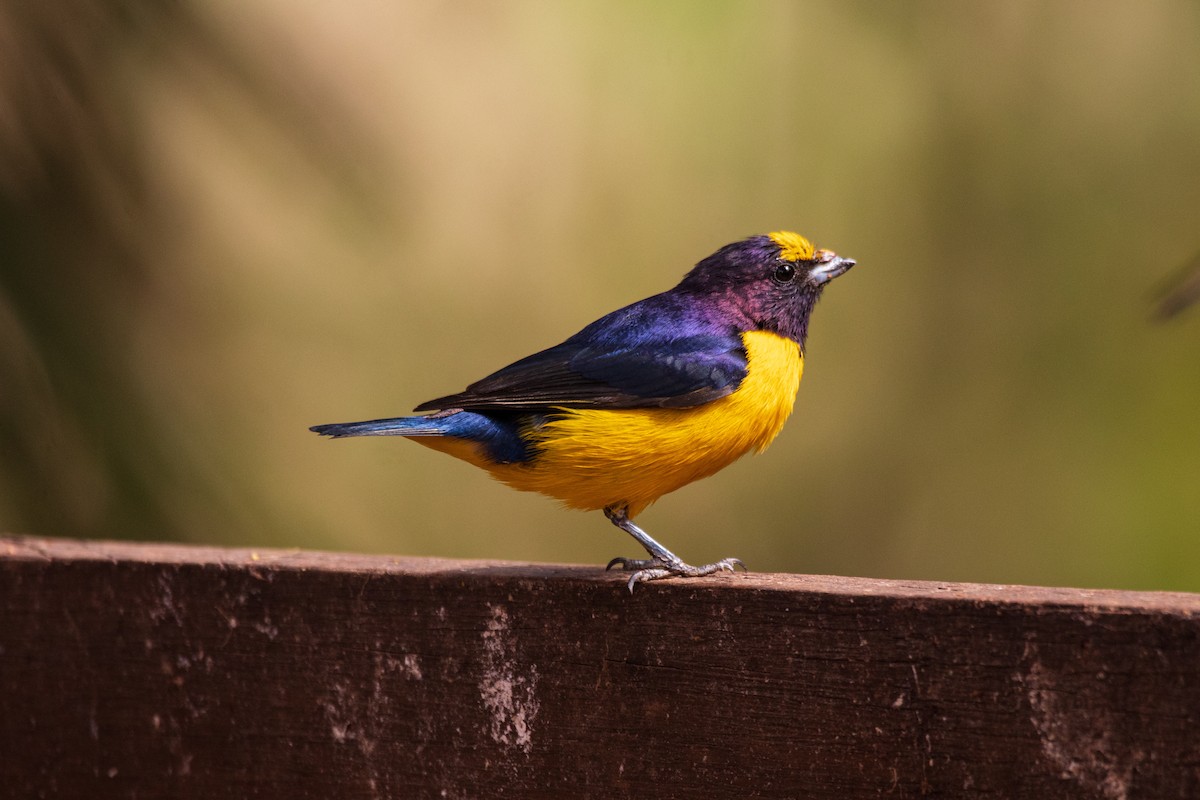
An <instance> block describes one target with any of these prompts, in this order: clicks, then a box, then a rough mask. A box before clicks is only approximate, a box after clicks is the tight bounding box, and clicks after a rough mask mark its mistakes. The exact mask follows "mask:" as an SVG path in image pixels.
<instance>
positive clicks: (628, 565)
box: [604, 506, 746, 592]
mask: <svg viewBox="0 0 1200 800" xmlns="http://www.w3.org/2000/svg"><path fill="white" fill-rule="evenodd" d="M604 516H606V517H608V520H609V522H611V523H612V524H613V525H616V526H617V527H618V528H620V529H621V530H623V531H625V532H626V533H628V534H629V535H630V536H632V537H633V538H634V539H637V542H638V544H640V545H641V546H642V547H644V548H646V552H647V553H649V554H650V558H640V559H639V558H622V557H620V556H618V557H617V558H614V559H613V560H612V561H610V562H608V566H607V567H605V569H612V568H613V567H615V566H618V565H619V566H620V567H621V569H623V570H632V571H633V575H631V576H630V577H629V591H630V592H633V587H634V586H636V585H637V584H638V583H639V582H642V581H656V580H658V579H659V578H672V577H675V578H699V577H701V576H703V575H712V574H713V573H714V572H720V571H721V570H728V571H729V572H733V570H734V567H741V568H742V569H745V568H746V565H745V564H743V563H742V561H741V559H738V558H723V559H721V560H720V561H714V562H713V563H711V564H705V565H704V566H702V567H693V566H692V565H691V564H687V563H684V560H683V559H682V558H680V557H679V556H677V555H675V554H674V553H672V552H671V551H670V550H668V549H667V548H665V547H663V546H662V545H661V544H659V543H658V542H656V541H654V539H653V538H652V537H651V536H650V534H648V533H646V532H645V531H644V530H642V529H641V528H639V527H638V526H637V525H635V524H634V522H633V520H631V519H630V518H629V517H628V516H627V513H626V509H625V508H623V507H617V506H609V507H608V508H606V509H604Z"/></svg>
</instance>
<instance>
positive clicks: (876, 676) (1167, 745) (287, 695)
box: [0, 537, 1200, 798]
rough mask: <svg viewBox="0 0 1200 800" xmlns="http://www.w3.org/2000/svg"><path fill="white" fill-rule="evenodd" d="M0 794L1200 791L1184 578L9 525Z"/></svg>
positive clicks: (1, 649) (1199, 638) (1191, 609)
mask: <svg viewBox="0 0 1200 800" xmlns="http://www.w3.org/2000/svg"><path fill="white" fill-rule="evenodd" d="M0 609H2V612H3V618H2V620H0V796H5V797H22V798H24V797H96V798H103V797H123V798H132V797H137V798H160V797H161V798H238V797H256V798H275V797H279V798H335V797H336V798H376V797H378V798H383V797H386V798H407V797H433V798H440V797H445V798H490V797H530V798H543V797H545V798H551V797H553V798H561V797H591V796H602V797H640V798H653V797H675V798H692V797H695V798H701V797H703V798H723V797H730V798H734V797H736V798H748V797H764V798H768V797H769V798H791V797H820V798H824V797H829V798H855V797H920V796H942V797H1033V798H1092V797H1099V798H1138V797H1147V798H1150V797H1153V798H1195V797H1200V595H1190V594H1178V593H1142V592H1114V591H1082V590H1070V589H1048V588H1034V587H1014V586H986V585H972V584H937V583H921V582H911V581H907V582H901V581H877V580H864V579H851V578H836V577H824V576H799V575H764V574H753V573H752V574H750V575H741V574H739V575H735V576H722V577H719V578H716V579H712V580H707V579H706V580H703V581H668V582H661V583H655V584H649V585H643V586H639V587H638V589H637V591H636V592H635V593H634V594H633V595H632V596H630V594H629V593H628V592H627V591H626V590H625V588H624V579H623V577H622V576H620V575H616V574H609V575H605V574H604V573H603V572H601V571H599V570H598V569H597V568H593V567H573V566H560V565H524V564H514V563H487V562H477V561H448V560H435V559H398V558H387V557H370V556H354V555H343V554H331V553H310V552H283V551H266V550H260V551H252V550H224V549H215V548H191V547H178V546H166V545H134V544H118V543H106V542H91V543H85V542H74V541H65V540H63V541H59V540H51V539H33V538H21V537H6V538H0Z"/></svg>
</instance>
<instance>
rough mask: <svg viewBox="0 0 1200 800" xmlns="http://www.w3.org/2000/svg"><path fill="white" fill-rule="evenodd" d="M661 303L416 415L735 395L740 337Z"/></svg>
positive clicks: (641, 306) (637, 404)
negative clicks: (445, 410) (460, 409)
mask: <svg viewBox="0 0 1200 800" xmlns="http://www.w3.org/2000/svg"><path fill="white" fill-rule="evenodd" d="M662 297H663V296H661V295H660V296H657V297H654V298H650V299H649V300H644V301H642V302H641V303H637V304H634V305H633V306H629V307H627V308H624V309H621V310H620V311H616V312H613V313H612V314H609V315H608V316H607V317H604V318H602V319H600V320H598V321H596V322H594V323H592V324H591V325H589V326H588V327H586V328H584V329H583V330H582V331H580V332H579V333H577V334H576V335H574V336H572V337H571V338H570V339H567V340H566V341H565V342H563V343H562V344H559V345H556V346H554V347H551V348H549V349H547V350H543V351H541V352H540V353H535V354H534V355H531V356H529V357H527V358H523V359H521V360H520V361H517V362H516V363H513V364H510V365H509V366H507V367H505V368H504V369H501V370H499V371H498V372H495V373H493V374H491V375H489V376H487V377H486V378H484V379H483V380H480V381H477V382H475V383H473V384H471V385H470V386H468V387H467V389H466V391H464V392H460V393H458V394H452V395H447V396H445V397H439V398H437V399H435V400H430V401H428V402H426V403H422V404H421V405H419V406H417V408H416V410H417V411H429V410H433V409H448V408H464V409H470V410H487V409H510V410H518V409H520V410H538V409H545V408H546V407H548V406H562V407H566V408H690V407H693V406H698V405H703V404H704V403H708V402H711V401H713V400H716V399H718V398H721V397H724V396H725V395H728V394H730V393H731V392H733V391H734V390H735V389H737V387H738V386H739V385H740V384H741V382H742V379H743V378H745V376H746V351H745V348H744V347H743V344H742V339H741V336H740V335H739V334H738V333H737V332H736V331H735V330H729V329H725V330H721V329H719V328H718V327H717V326H716V325H714V324H711V323H707V322H705V321H703V320H698V319H696V318H695V317H694V315H687V314H684V313H681V311H680V309H678V308H675V307H673V306H671V305H668V304H666V301H665V300H663V299H661V298H662Z"/></svg>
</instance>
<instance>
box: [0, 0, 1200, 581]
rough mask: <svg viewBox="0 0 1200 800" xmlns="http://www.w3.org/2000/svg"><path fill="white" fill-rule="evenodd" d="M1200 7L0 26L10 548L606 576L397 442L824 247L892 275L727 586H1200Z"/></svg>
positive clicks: (848, 317)
mask: <svg viewBox="0 0 1200 800" xmlns="http://www.w3.org/2000/svg"><path fill="white" fill-rule="evenodd" d="M1198 134H1200V7H1197V6H1196V5H1194V4H1189V3H1184V2H1165V1H1164V2H1159V1H1157V0H1155V1H1153V2H1145V3H1137V4H1133V3H1118V2H1100V3H1082V2H1078V3H1055V4H1044V3H1035V2H1010V3H1004V4H963V3H952V2H920V3H907V4H891V5H882V4H876V3H868V2H853V3H842V2H811V3H786V2H756V3H713V4H704V5H703V6H700V5H696V4H692V3H683V2H675V3H656V4H649V5H647V4H637V3H619V4H613V3H573V4H547V3H536V2H518V3H506V4H493V3H484V2H476V3H461V2H459V3H436V2H411V3H407V2H401V3H389V4H354V5H353V6H352V7H348V6H346V5H344V4H342V5H339V4H329V3H317V2H301V3H286V4H285V3H283V2H279V0H271V1H270V2H261V3H254V4H236V3H220V2H218V3H208V4H187V3H182V4H181V3H174V4H151V5H149V6H147V5H146V4H137V3H131V2H125V3H120V2H109V3H100V2H96V0H80V2H76V3H73V4H71V7H70V10H69V11H68V10H66V7H62V6H59V5H56V4H33V3H27V4H22V3H8V4H4V5H3V6H0V147H2V152H3V153H4V156H3V160H2V161H0V236H2V237H3V242H4V250H3V255H2V257H0V410H2V411H3V418H2V419H3V421H2V422H0V528H3V529H8V530H17V531H31V532H38V533H44V534H59V535H76V536H106V537H115V536H122V537H136V538H177V539H186V540H194V541H208V542H214V543H228V544H253V545H283V546H304V547H329V548H335V547H336V548H354V549H363V550H375V551H391V552H404V553H411V554H437V555H445V556H478V557H489V558H510V559H520V560H533V559H541V560H555V561H567V560H570V561H584V562H591V563H603V562H604V561H606V560H607V559H608V558H609V557H611V556H613V555H617V554H632V551H633V550H634V549H636V548H635V547H631V545H632V544H633V543H632V542H629V541H626V537H623V536H622V535H621V534H620V533H619V532H618V531H616V530H615V529H612V527H611V526H610V525H608V523H607V522H606V521H605V520H604V519H603V517H602V516H601V515H599V514H590V515H584V514H577V513H567V512H564V511H561V510H559V509H557V508H556V507H555V505H554V504H553V503H552V502H550V501H547V500H545V499H543V498H539V497H535V496H532V495H519V494H517V493H513V492H511V491H510V490H507V489H505V488H504V487H501V486H498V485H495V484H493V483H492V482H490V481H489V480H488V479H487V478H486V476H484V475H483V474H481V473H478V472H477V471H475V470H473V469H472V468H470V467H469V466H467V465H464V464H461V463H458V462H455V461H454V460H452V459H449V458H445V457H441V456H438V455H436V454H433V453H429V452H427V451H425V450H423V449H421V448H417V447H413V446H411V445H407V443H404V442H400V441H393V440H388V439H381V440H357V441H352V442H338V443H331V442H327V441H321V440H318V439H317V437H315V436H313V435H312V434H310V433H308V432H307V431H306V428H307V426H308V425H310V424H314V423H318V422H333V421H342V420H350V419H367V418H371V417H379V416H390V415H395V414H399V413H404V412H406V411H407V410H408V409H409V408H411V407H412V406H414V405H415V404H417V403H418V402H420V401H423V400H426V399H428V398H430V397H433V396H436V395H439V394H444V393H446V392H449V391H455V390H458V389H460V388H462V387H463V386H465V385H466V384H467V383H469V382H470V381H472V380H474V379H476V378H479V377H481V376H482V375H484V374H486V373H487V372H490V371H491V370H493V369H495V368H497V367H499V366H502V365H503V364H505V363H508V362H509V361H512V360H514V359H516V358H518V357H520V356H523V355H525V354H527V353H529V352H532V351H534V350H536V349H540V348H541V347H544V346H547V345H549V344H552V343H554V342H556V341H559V340H560V339H561V338H563V337H564V336H566V335H569V334H570V333H573V332H574V331H575V330H577V329H578V328H580V327H582V326H583V325H584V324H585V323H587V322H588V321H590V320H592V319H594V318H595V317H597V316H599V315H600V314H603V313H605V312H607V311H609V310H612V309H613V308H615V307H617V306H619V305H622V304H624V303H627V302H631V301H633V300H636V299H638V298H640V297H643V296H646V295H648V294H651V293H653V292H656V291H660V290H662V289H664V288H667V287H668V286H670V285H672V284H673V283H674V282H675V281H676V280H677V279H678V278H679V276H680V275H682V274H683V272H684V271H686V269H687V268H688V267H690V265H691V264H693V263H695V262H696V261H697V260H699V259H700V258H702V257H703V256H705V255H707V254H708V253H710V252H712V251H713V250H714V249H716V248H717V247H719V246H720V245H722V244H724V243H726V242H728V241H732V240H734V239H737V238H740V237H742V236H745V235H749V234H752V233H759V232H765V231H769V230H775V229H778V228H794V229H797V230H799V231H801V232H802V233H805V234H806V235H808V236H810V237H811V238H813V239H814V240H815V241H816V242H817V244H818V245H819V246H823V247H829V248H832V249H835V250H837V251H838V252H839V253H841V254H843V255H846V256H850V257H853V258H856V259H857V260H858V261H859V263H860V266H859V267H858V268H857V269H856V270H854V271H853V272H852V273H850V274H849V275H848V276H846V277H845V278H843V279H842V280H840V281H838V282H837V283H836V284H835V285H834V286H833V287H832V288H831V289H830V291H829V292H828V293H827V297H826V300H825V302H824V303H823V304H822V306H821V308H820V309H819V310H818V312H817V314H816V318H815V321H814V326H813V335H812V338H811V340H810V343H809V360H808V368H807V370H806V373H805V380H804V385H803V386H802V387H801V390H800V397H799V400H798V403H797V410H796V415H795V417H794V418H793V419H792V421H791V422H790V423H789V425H788V426H787V428H786V429H785V431H784V434H783V435H782V436H781V437H780V439H779V440H778V441H777V442H776V443H775V445H774V446H773V447H772V449H771V450H770V451H769V452H768V453H766V454H765V455H763V456H760V457H757V458H750V459H745V460H743V461H742V462H740V463H739V464H737V465H735V466H734V467H732V468H730V469H729V470H727V471H726V472H724V473H722V474H721V475H719V476H717V477H715V478H712V479H709V480H708V481H704V482H702V483H699V484H696V485H693V486H691V487H688V488H686V489H684V490H681V491H680V492H678V493H676V494H675V495H671V496H669V497H667V498H665V499H664V500H663V502H662V503H661V504H660V505H659V506H658V507H656V508H655V509H652V510H651V511H650V512H648V513H647V514H646V515H645V516H644V517H643V520H642V521H643V522H644V524H645V525H646V527H647V528H648V530H649V531H650V532H651V533H652V534H653V535H655V536H656V537H658V538H659V539H660V540H661V541H663V542H664V543H665V544H667V545H668V546H669V547H672V548H673V549H675V550H676V551H677V552H679V553H680V554H681V555H683V556H684V557H685V558H687V559H688V560H690V561H693V562H694V563H698V562H702V561H705V560H710V559H712V558H716V557H721V556H726V555H737V556H740V557H742V558H743V559H745V560H746V561H747V562H748V563H749V564H750V565H751V566H752V567H753V568H755V569H760V570H790V571H806V572H835V573H843V574H859V575H876V576H887V577H921V578H932V579H945V580H981V581H993V582H1026V583H1051V584H1076V585H1090V586H1101V585H1103V586H1117V587H1138V588H1180V589H1191V590H1200V413H1197V410H1196V409H1197V407H1200V368H1198V367H1200V314H1198V313H1196V309H1194V308H1193V309H1188V310H1184V311H1183V312H1182V313H1180V314H1178V315H1177V317H1176V318H1175V319H1172V320H1170V322H1169V324H1162V325H1155V324H1152V323H1151V322H1150V321H1149V318H1150V316H1151V303H1152V300H1153V294H1154V291H1155V288H1156V287H1159V286H1161V285H1162V284H1163V282H1164V280H1166V279H1167V278H1168V276H1170V275H1172V274H1174V273H1176V272H1177V271H1178V269H1179V267H1180V265H1181V264H1183V263H1185V262H1186V261H1187V260H1188V259H1189V258H1190V257H1191V256H1192V255H1193V254H1194V253H1195V250H1196V248H1197V246H1200V226H1198V225H1197V218H1198V217H1200V180H1197V175H1198V174H1200V148H1197V146H1196V142H1197V141H1198Z"/></svg>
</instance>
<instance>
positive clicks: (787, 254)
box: [767, 231, 815, 261]
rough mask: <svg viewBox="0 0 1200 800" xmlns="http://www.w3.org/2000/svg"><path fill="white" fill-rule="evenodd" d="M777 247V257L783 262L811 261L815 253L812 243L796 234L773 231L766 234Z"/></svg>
mask: <svg viewBox="0 0 1200 800" xmlns="http://www.w3.org/2000/svg"><path fill="white" fill-rule="evenodd" d="M767 235H768V236H770V237H771V241H772V242H774V243H775V244H777V245H779V257H780V258H782V259H783V260H784V261H811V260H812V257H813V253H814V252H815V250H814V248H813V246H812V242H810V241H809V240H808V239H805V238H804V237H803V236H801V235H800V234H798V233H792V232H791V231H775V232H774V233H769V234H767Z"/></svg>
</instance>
